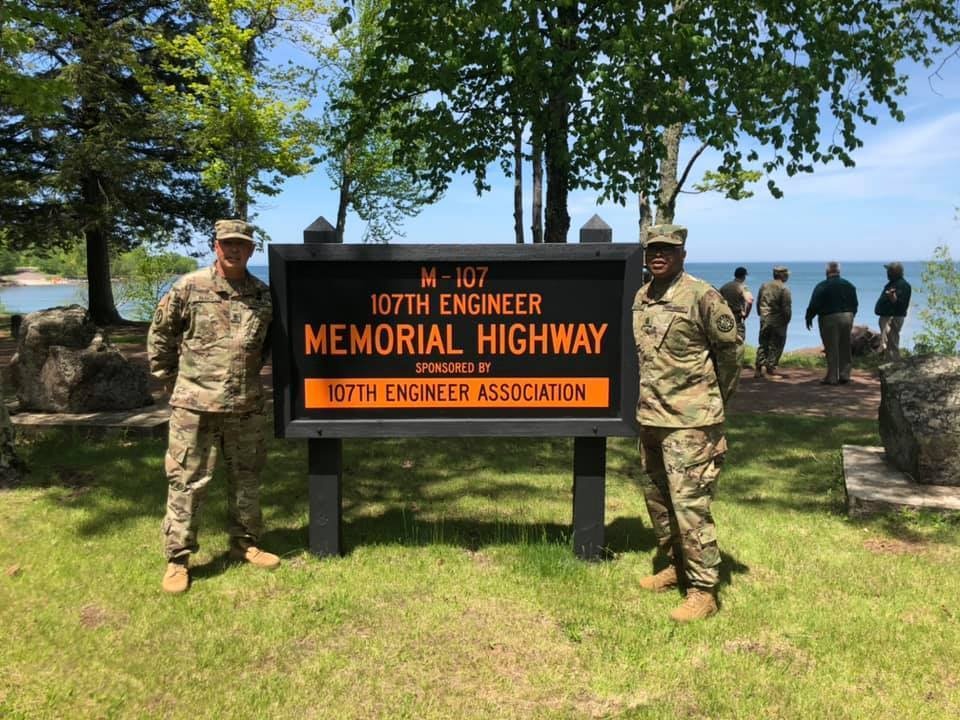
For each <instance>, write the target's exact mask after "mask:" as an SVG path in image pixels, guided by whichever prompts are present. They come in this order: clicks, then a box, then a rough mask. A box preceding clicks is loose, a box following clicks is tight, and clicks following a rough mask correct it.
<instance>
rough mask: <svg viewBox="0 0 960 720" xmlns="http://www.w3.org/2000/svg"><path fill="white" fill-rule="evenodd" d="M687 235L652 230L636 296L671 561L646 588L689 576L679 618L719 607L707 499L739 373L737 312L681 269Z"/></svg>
mask: <svg viewBox="0 0 960 720" xmlns="http://www.w3.org/2000/svg"><path fill="white" fill-rule="evenodd" d="M686 237H687V231H686V228H683V227H681V226H679V225H654V226H652V227H651V228H650V229H649V231H648V235H647V241H646V244H645V254H646V261H647V266H648V267H649V268H650V271H651V273H652V275H653V279H652V280H651V282H649V283H647V284H645V285H644V286H643V287H641V288H640V290H639V291H638V292H637V295H636V298H635V299H634V302H633V334H634V340H635V341H636V346H637V353H638V355H639V363H640V401H639V404H638V407H637V420H638V422H639V423H640V455H641V462H642V466H643V471H644V495H645V498H646V503H647V509H648V511H649V513H650V520H651V522H652V524H653V529H654V532H655V533H656V535H657V540H658V544H659V549H660V552H661V553H662V554H664V555H665V556H666V557H667V558H668V559H669V560H670V564H669V565H668V567H667V568H666V569H664V570H661V571H660V572H658V573H657V574H655V575H651V576H648V577H645V578H643V579H642V580H641V581H640V586H641V587H642V588H644V589H647V590H653V591H658V592H659V591H663V590H668V589H670V588H673V587H677V586H678V585H679V584H681V583H682V585H684V586H685V589H686V598H685V600H684V602H683V604H682V605H680V606H679V607H678V608H676V609H675V610H674V611H673V612H672V613H671V617H672V618H673V619H674V620H676V621H678V622H689V621H692V620H700V619H703V618H707V617H710V616H711V615H713V614H714V613H715V612H716V611H717V601H716V588H717V584H718V582H719V571H718V568H719V565H720V550H719V549H718V547H717V529H716V525H715V524H714V521H713V516H712V515H711V513H710V504H711V501H712V499H713V494H714V487H715V484H716V480H717V477H718V475H719V473H720V467H721V465H722V464H723V458H724V453H725V452H726V449H727V442H726V438H725V437H724V430H723V422H724V407H725V406H726V404H727V402H728V401H729V400H730V397H731V395H732V394H733V392H734V389H735V388H736V385H737V379H738V373H739V367H738V365H737V321H736V318H734V316H733V313H732V312H731V310H730V307H729V306H728V305H727V303H726V301H724V299H723V297H722V296H721V295H720V293H719V292H717V291H716V290H715V289H714V288H712V287H711V286H710V285H709V284H708V283H706V282H704V281H703V280H698V279H697V278H694V277H692V276H691V275H688V274H686V273H685V272H684V270H683V261H684V258H685V257H686V251H685V249H684V244H685V241H686Z"/></svg>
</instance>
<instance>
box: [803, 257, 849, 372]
mask: <svg viewBox="0 0 960 720" xmlns="http://www.w3.org/2000/svg"><path fill="white" fill-rule="evenodd" d="M856 314H857V289H856V288H855V287H854V286H853V283H851V282H850V281H849V280H844V279H843V278H842V277H840V263H838V262H829V263H827V279H826V280H822V281H820V282H819V283H817V286H816V287H815V288H814V289H813V293H812V294H811V295H810V304H809V305H808V306H807V315H806V323H807V330H810V329H811V327H812V325H813V319H814V318H815V317H816V318H819V320H818V321H817V324H818V325H819V326H820V339H821V341H823V349H824V351H825V352H826V354H827V375H826V377H824V378H823V380H821V381H820V382H821V383H822V384H824V385H837V384H841V385H842V384H845V383H848V382H850V369H851V368H852V366H853V356H852V355H851V353H850V333H851V331H852V330H853V316H854V315H856Z"/></svg>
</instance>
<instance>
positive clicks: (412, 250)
mask: <svg viewBox="0 0 960 720" xmlns="http://www.w3.org/2000/svg"><path fill="white" fill-rule="evenodd" d="M324 261H328V262H338V263H343V262H347V263H391V262H408V263H409V262H417V263H434V264H436V263H443V264H451V263H456V264H463V265H467V264H473V265H475V264H488V265H490V266H491V267H495V266H496V264H497V263H505V262H506V263H532V264H534V265H535V264H536V263H544V262H551V263H557V262H559V263H564V264H566V263H571V265H570V267H573V268H576V267H577V265H576V264H577V263H583V264H587V263H591V262H605V263H610V262H615V263H619V264H620V268H621V270H622V272H620V273H618V274H619V278H618V279H619V282H620V291H621V296H620V318H619V326H620V330H621V332H620V338H619V343H615V345H616V346H615V347H614V348H612V349H611V352H619V355H620V357H619V363H618V364H617V367H618V372H619V389H620V392H619V398H618V400H619V407H618V412H617V413H616V414H615V415H607V416H597V417H587V416H583V415H579V416H571V417H555V416H552V417H535V416H530V417H519V418H518V417H496V418H492V417H478V418H450V417H437V418H430V417H417V418H409V417H407V418H391V417H388V416H384V417H377V418H369V417H368V418H357V419H317V418H305V417H299V416H298V415H297V413H296V412H295V408H294V398H295V397H296V394H295V392H294V390H295V389H294V388H293V387H292V382H293V375H294V374H295V373H294V369H295V368H294V365H293V346H292V345H291V343H292V342H293V338H298V337H300V336H301V335H302V333H298V332H292V328H291V327H290V323H291V304H292V303H293V302H294V301H295V299H296V298H293V297H290V292H292V291H294V290H295V289H294V288H291V283H290V282H289V276H290V274H291V273H290V270H291V268H292V267H293V266H294V265H296V264H298V263H305V262H310V263H315V262H324ZM269 268H270V292H271V295H272V298H273V307H274V325H273V329H272V337H273V339H272V352H273V397H274V431H275V434H276V436H277V437H280V438H290V439H298V438H299V439H316V438H331V439H333V438H388V437H496V436H503V437H552V436H556V437H571V436H572V437H596V438H603V437H630V436H635V435H636V434H637V431H638V427H637V423H636V419H635V411H636V403H637V394H638V381H639V376H638V370H637V356H636V352H635V343H634V341H633V330H632V306H633V298H634V295H635V294H636V291H637V290H638V289H639V287H640V285H641V283H642V276H643V272H642V270H643V251H642V249H641V247H640V245H639V244H627V243H621V244H614V243H610V244H607V243H602V244H582V245H573V244H538V245H492V244H482V245H440V244H429V245H427V244H408V245H345V244H333V243H309V244H303V245H299V244H298V245H274V244H272V245H270V246H269ZM493 379H496V378H495V377H494V378H493ZM388 413H389V411H387V412H386V413H385V415H388ZM424 414H425V415H429V413H424ZM504 414H505V415H508V412H507V411H504Z"/></svg>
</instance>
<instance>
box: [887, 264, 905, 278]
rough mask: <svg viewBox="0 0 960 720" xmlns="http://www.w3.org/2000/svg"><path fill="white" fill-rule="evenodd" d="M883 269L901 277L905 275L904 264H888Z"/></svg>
mask: <svg viewBox="0 0 960 720" xmlns="http://www.w3.org/2000/svg"><path fill="white" fill-rule="evenodd" d="M883 267H884V268H886V269H887V270H892V271H893V272H895V273H897V274H899V275H903V263H899V262H892V263H887V264H886V265H884V266H883Z"/></svg>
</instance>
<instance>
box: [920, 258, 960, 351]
mask: <svg viewBox="0 0 960 720" xmlns="http://www.w3.org/2000/svg"><path fill="white" fill-rule="evenodd" d="M920 282H921V283H922V287H923V292H924V294H925V295H926V299H927V303H926V307H925V308H923V309H922V310H920V313H919V315H920V322H922V323H923V329H922V330H921V331H920V332H919V333H917V335H916V336H915V337H914V350H915V351H916V352H935V353H943V354H945V355H956V354H957V352H958V350H960V268H958V267H957V263H956V262H954V260H953V258H952V257H951V255H950V248H948V247H947V246H946V245H941V246H939V247H937V248H936V249H935V250H934V251H933V259H932V260H930V261H929V262H927V263H926V265H924V268H923V271H922V272H921V274H920Z"/></svg>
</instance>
